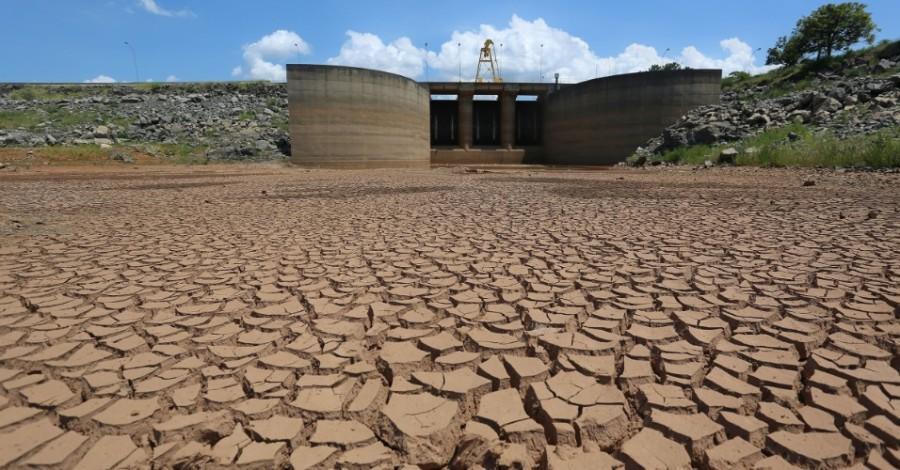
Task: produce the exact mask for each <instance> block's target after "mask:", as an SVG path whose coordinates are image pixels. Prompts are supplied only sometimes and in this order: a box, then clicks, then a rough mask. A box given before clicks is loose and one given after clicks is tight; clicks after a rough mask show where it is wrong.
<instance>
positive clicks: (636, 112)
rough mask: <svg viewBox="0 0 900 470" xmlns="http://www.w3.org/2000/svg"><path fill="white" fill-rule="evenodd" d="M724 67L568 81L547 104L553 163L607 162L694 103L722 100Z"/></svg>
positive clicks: (614, 160) (622, 156)
mask: <svg viewBox="0 0 900 470" xmlns="http://www.w3.org/2000/svg"><path fill="white" fill-rule="evenodd" d="M721 82H722V71H721V70H677V71H664V72H640V73H631V74H626V75H614V76H611V77H604V78H598V79H594V80H589V81H586V82H582V83H578V84H575V85H568V86H565V87H563V88H561V89H560V90H559V91H557V92H555V93H551V94H550V96H549V97H548V99H547V102H546V104H545V108H544V146H545V148H544V151H545V153H546V155H547V156H548V157H549V158H548V160H549V163H554V164H579V165H609V164H613V163H617V162H620V161H623V160H625V158H627V157H628V156H629V155H631V154H632V153H633V152H634V150H635V149H636V148H637V147H638V146H639V145H641V144H643V143H644V142H645V141H646V140H647V139H650V138H652V137H654V136H656V135H659V133H660V132H662V130H663V129H664V128H665V127H666V126H668V125H670V124H672V123H674V122H675V121H677V120H678V118H680V117H681V116H682V115H683V114H685V113H686V112H687V111H688V110H690V109H691V108H694V107H696V106H700V105H704V104H713V103H718V102H719V96H720V93H721Z"/></svg>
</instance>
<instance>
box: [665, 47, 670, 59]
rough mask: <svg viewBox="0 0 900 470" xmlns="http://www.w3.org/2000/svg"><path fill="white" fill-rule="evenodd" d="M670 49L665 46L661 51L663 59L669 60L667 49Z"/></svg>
mask: <svg viewBox="0 0 900 470" xmlns="http://www.w3.org/2000/svg"><path fill="white" fill-rule="evenodd" d="M670 50H671V49H669V48H668V47H667V48H666V50H664V51H663V59H665V60H669V51H670Z"/></svg>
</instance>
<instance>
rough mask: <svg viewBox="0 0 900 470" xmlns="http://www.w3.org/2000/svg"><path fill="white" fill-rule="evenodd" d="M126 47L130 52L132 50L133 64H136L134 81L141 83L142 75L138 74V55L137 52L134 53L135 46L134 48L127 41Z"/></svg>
mask: <svg viewBox="0 0 900 470" xmlns="http://www.w3.org/2000/svg"><path fill="white" fill-rule="evenodd" d="M125 45H126V46H128V49H129V50H131V62H132V63H133V64H134V81H135V82H140V81H141V74H140V73H139V72H138V66H137V54H135V52H134V46H132V45H131V43H130V42H128V41H125Z"/></svg>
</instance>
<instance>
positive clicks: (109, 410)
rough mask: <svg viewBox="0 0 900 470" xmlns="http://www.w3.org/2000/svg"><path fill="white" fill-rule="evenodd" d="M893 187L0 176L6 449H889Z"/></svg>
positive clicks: (885, 179)
mask: <svg viewBox="0 0 900 470" xmlns="http://www.w3.org/2000/svg"><path fill="white" fill-rule="evenodd" d="M810 180H811V181H813V183H812V184H810V183H809V181H810ZM898 188H900V175H897V174H872V173H835V172H813V173H810V172H809V171H800V170H761V169H756V170H754V169H716V170H708V171H689V170H643V171H639V170H608V171H582V170H569V171H557V170H552V169H534V168H504V169H495V170H493V171H490V172H466V171H463V170H461V169H455V170H451V169H433V170H430V171H428V170H423V171H406V170H397V171H381V170H379V171H343V172H339V171H325V170H312V171H310V170H302V169H290V168H278V167H274V166H263V165H260V166H255V167H254V166H223V167H208V168H185V167H154V168H149V167H148V168H142V167H138V168H136V169H130V168H106V169H91V168H70V169H58V168H56V169H41V170H36V171H21V172H15V173H13V172H4V173H0V467H3V466H9V467H13V468H37V467H40V468H84V469H109V468H218V467H221V468H226V467H227V468H231V467H235V466H237V467H241V468H273V467H278V468H298V469H299V468H335V467H338V468H374V467H378V468H396V467H403V466H421V467H423V468H441V467H451V468H479V466H481V467H484V468H504V467H512V468H516V467H519V468H532V467H542V468H554V469H569V468H622V467H628V468H691V467H695V468H697V467H699V468H717V469H718V468H728V469H733V468H791V467H792V466H797V467H801V468H842V467H849V466H852V465H867V466H869V467H872V468H896V467H898V466H900V447H898V441H897V439H898V436H900V373H898V367H900V360H898V338H900V322H898V313H900V310H898V305H900V190H898ZM410 468H412V467H410Z"/></svg>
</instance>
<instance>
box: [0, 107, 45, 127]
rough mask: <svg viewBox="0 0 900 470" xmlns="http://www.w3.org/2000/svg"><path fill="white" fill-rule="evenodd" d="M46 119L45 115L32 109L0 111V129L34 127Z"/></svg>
mask: <svg viewBox="0 0 900 470" xmlns="http://www.w3.org/2000/svg"><path fill="white" fill-rule="evenodd" d="M46 120H47V115H46V114H43V113H39V112H37V111H34V110H28V111H0V129H16V128H19V127H23V128H25V129H34V128H35V127H37V125H38V124H40V123H42V122H44V121H46Z"/></svg>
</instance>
